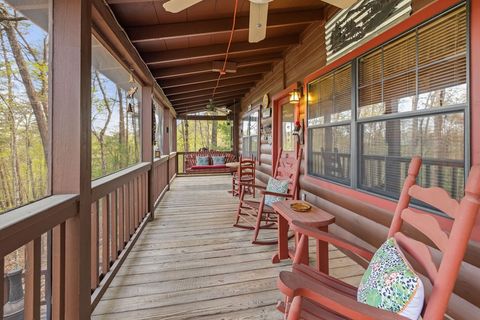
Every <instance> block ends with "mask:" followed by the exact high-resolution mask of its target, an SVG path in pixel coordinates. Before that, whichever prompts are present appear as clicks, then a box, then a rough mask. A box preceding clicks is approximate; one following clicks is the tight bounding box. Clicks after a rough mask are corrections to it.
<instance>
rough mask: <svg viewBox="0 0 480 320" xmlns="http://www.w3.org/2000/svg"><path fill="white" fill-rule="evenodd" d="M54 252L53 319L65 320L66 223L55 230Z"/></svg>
mask: <svg viewBox="0 0 480 320" xmlns="http://www.w3.org/2000/svg"><path fill="white" fill-rule="evenodd" d="M92 232H93V230H92ZM52 252H53V254H52V319H53V320H63V319H64V318H65V223H62V224H61V225H59V226H56V227H55V228H54V229H53V241H52Z"/></svg>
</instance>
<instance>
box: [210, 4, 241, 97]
mask: <svg viewBox="0 0 480 320" xmlns="http://www.w3.org/2000/svg"><path fill="white" fill-rule="evenodd" d="M237 9H238V0H235V9H234V11H233V23H232V30H231V32H230V39H229V40H228V46H227V52H225V60H224V62H223V68H222V70H220V74H219V75H218V78H217V84H216V85H215V88H214V89H213V94H212V101H213V99H214V98H215V93H216V92H217V89H218V85H219V83H220V78H221V77H222V76H223V75H224V74H226V71H225V69H226V68H227V61H228V54H229V53H230V46H231V45H232V40H233V33H234V32H235V24H236V23H237Z"/></svg>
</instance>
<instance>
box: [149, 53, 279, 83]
mask: <svg viewBox="0 0 480 320" xmlns="http://www.w3.org/2000/svg"><path fill="white" fill-rule="evenodd" d="M281 59H282V53H281V52H271V53H264V54H261V55H255V56H250V57H245V58H237V59H234V58H230V59H228V61H229V62H234V63H236V64H237V72H239V71H240V69H242V68H246V67H251V66H258V65H265V64H271V63H273V62H276V61H279V60H281ZM151 67H152V74H153V76H154V77H155V78H169V77H183V76H190V75H194V74H200V73H209V72H212V62H211V61H209V62H201V63H196V64H189V65H184V64H181V65H178V66H173V67H167V68H162V67H161V64H156V65H152V66H151Z"/></svg>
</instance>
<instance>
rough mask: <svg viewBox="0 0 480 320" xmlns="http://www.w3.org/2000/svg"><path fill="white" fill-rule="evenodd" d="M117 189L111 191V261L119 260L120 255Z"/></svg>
mask: <svg viewBox="0 0 480 320" xmlns="http://www.w3.org/2000/svg"><path fill="white" fill-rule="evenodd" d="M117 212H118V210H117V190H114V191H113V192H112V193H110V220H111V226H110V235H111V236H110V237H111V242H110V245H111V261H115V260H117V257H118V249H117V239H118V238H117V236H118V233H117V232H118V229H117V226H118V225H117Z"/></svg>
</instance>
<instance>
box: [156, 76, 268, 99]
mask: <svg viewBox="0 0 480 320" xmlns="http://www.w3.org/2000/svg"><path fill="white" fill-rule="evenodd" d="M261 78H262V75H260V74H254V75H251V76H248V77H241V78H233V79H226V80H223V79H222V78H220V81H219V82H218V88H224V87H229V86H234V85H239V84H244V83H252V82H256V81H258V80H260V79H261ZM216 85H217V81H211V82H206V83H198V84H194V85H190V86H182V87H176V88H170V89H164V90H163V92H164V93H165V94H166V95H167V96H171V95H175V94H182V93H189V92H196V91H202V90H205V89H213V88H215V87H216Z"/></svg>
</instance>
